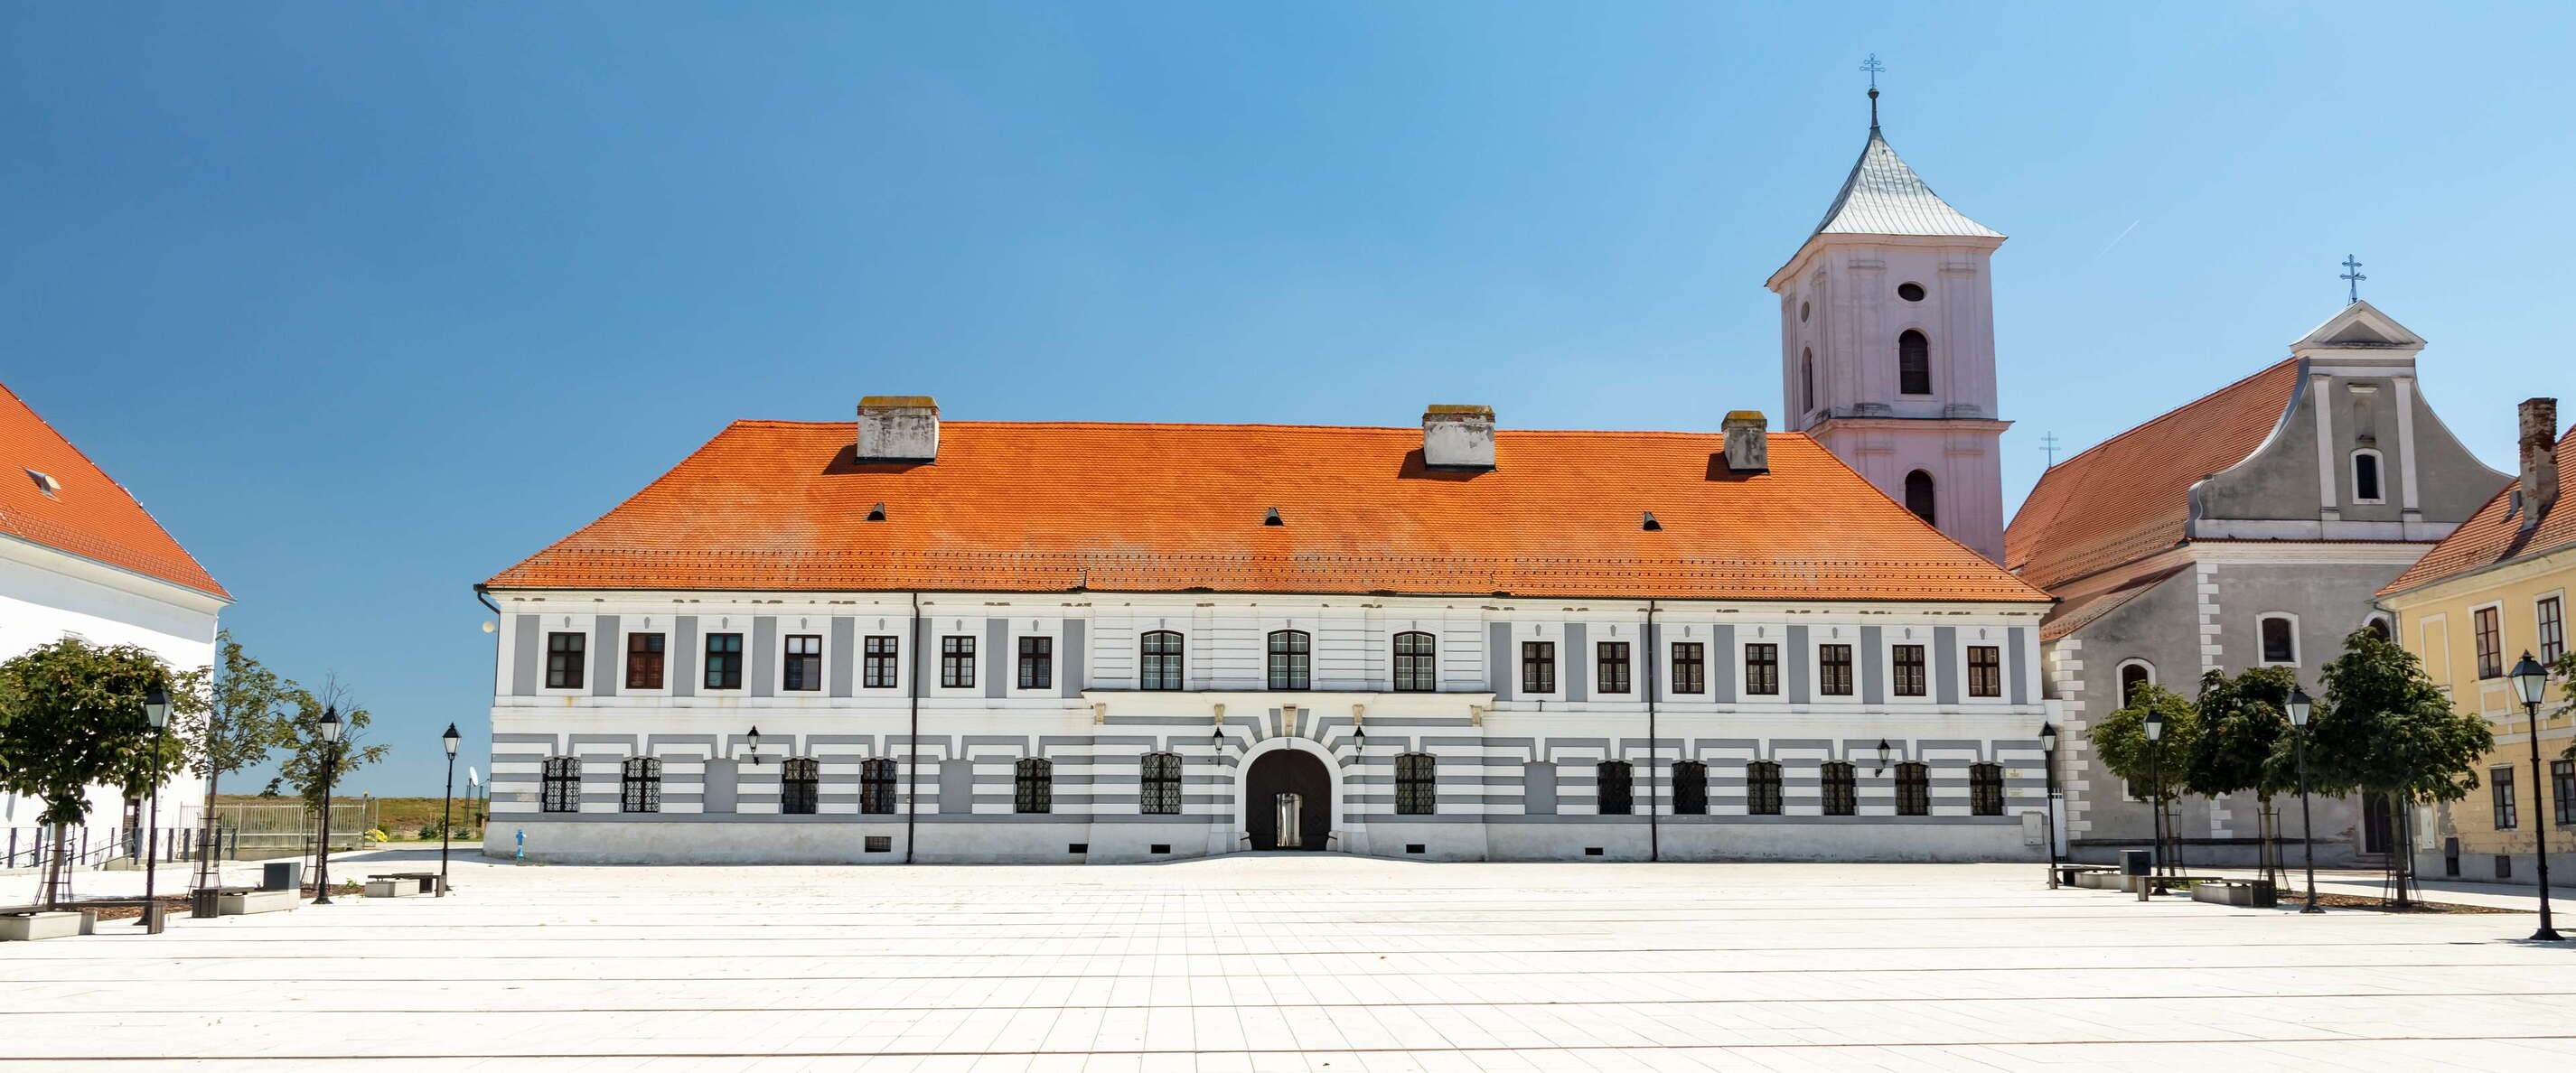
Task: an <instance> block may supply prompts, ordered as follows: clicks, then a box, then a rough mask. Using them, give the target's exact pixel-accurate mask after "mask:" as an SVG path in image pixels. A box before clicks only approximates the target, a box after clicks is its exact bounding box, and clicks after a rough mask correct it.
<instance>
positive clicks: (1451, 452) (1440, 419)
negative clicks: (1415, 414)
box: [1422, 406, 1494, 469]
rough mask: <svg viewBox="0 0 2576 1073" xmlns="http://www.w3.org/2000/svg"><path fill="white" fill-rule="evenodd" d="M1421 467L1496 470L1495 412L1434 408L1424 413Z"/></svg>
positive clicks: (1487, 408)
mask: <svg viewBox="0 0 2576 1073" xmlns="http://www.w3.org/2000/svg"><path fill="white" fill-rule="evenodd" d="M1422 464H1423V465H1425V466H1428V467H1430V468H1432V469H1492V468H1494V408H1493V407H1491V406H1433V407H1431V408H1429V409H1426V410H1424V411H1422Z"/></svg>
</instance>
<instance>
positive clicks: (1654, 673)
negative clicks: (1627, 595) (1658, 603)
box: [1645, 600, 1664, 861]
mask: <svg viewBox="0 0 2576 1073" xmlns="http://www.w3.org/2000/svg"><path fill="white" fill-rule="evenodd" d="M1645 641H1646V859H1647V860H1649V861H1660V860H1663V859H1664V839H1663V828H1662V822H1663V820H1662V817H1663V814H1662V812H1661V811H1660V810H1659V809H1658V807H1657V806H1656V803H1655V764H1656V762H1658V761H1660V760H1662V759H1663V755H1664V749H1663V745H1662V742H1661V740H1660V739H1658V738H1656V737H1655V687H1657V686H1658V685H1661V684H1662V682H1661V673H1662V672H1661V671H1659V670H1658V669H1657V668H1656V664H1655V650H1656V649H1657V648H1660V647H1662V644H1663V638H1661V637H1657V636H1655V602H1654V601H1653V600H1648V601H1646V637H1645Z"/></svg>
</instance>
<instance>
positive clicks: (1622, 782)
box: [1593, 760, 1637, 816]
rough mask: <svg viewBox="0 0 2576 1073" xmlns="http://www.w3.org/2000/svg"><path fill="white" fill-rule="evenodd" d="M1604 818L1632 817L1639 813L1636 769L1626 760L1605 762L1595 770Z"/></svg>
mask: <svg viewBox="0 0 2576 1073" xmlns="http://www.w3.org/2000/svg"><path fill="white" fill-rule="evenodd" d="M1593 771H1594V773H1595V778H1597V779H1598V780H1599V782H1598V784H1597V786H1598V789H1597V793H1598V795H1599V797H1598V800H1599V801H1600V805H1601V807H1600V812H1601V814H1602V815H1604V816H1631V815H1635V814H1636V811H1637V795H1636V783H1635V773H1636V769H1635V768H1632V767H1630V766H1628V762H1627V761H1625V760H1604V761H1602V762H1601V764H1600V766H1599V767H1596V768H1594V769H1593Z"/></svg>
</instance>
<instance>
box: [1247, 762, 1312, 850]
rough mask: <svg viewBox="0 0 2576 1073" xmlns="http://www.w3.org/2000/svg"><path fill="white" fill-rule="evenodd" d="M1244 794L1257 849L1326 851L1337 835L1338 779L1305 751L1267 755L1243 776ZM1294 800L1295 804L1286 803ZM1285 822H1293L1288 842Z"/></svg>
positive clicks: (1248, 829) (1292, 802)
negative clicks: (1335, 787) (1335, 795)
mask: <svg viewBox="0 0 2576 1073" xmlns="http://www.w3.org/2000/svg"><path fill="white" fill-rule="evenodd" d="M1243 790H1244V829H1245V830H1246V831H1249V832H1251V834H1252V848H1254V849H1257V850H1267V849H1324V848H1326V847H1325V843H1326V841H1328V840H1329V838H1330V837H1331V835H1332V831H1333V777H1332V773H1331V772H1330V771H1328V770H1326V769H1325V767H1324V761H1323V759H1322V758H1321V757H1318V756H1316V755H1315V754H1314V753H1310V752H1307V751H1305V750H1302V749H1278V750H1274V751H1272V752H1268V753H1264V754H1262V755H1260V756H1258V757H1255V758H1254V759H1253V761H1252V766H1251V768H1250V769H1248V770H1246V771H1245V772H1244V776H1243ZM1289 795H1294V797H1293V799H1291V800H1289V801H1287V802H1285V803H1283V801H1282V798H1286V797H1289ZM1282 817H1289V818H1291V823H1292V826H1291V827H1290V828H1289V830H1290V831H1292V832H1293V835H1294V836H1293V837H1283V832H1282V830H1281V824H1280V821H1281V819H1282Z"/></svg>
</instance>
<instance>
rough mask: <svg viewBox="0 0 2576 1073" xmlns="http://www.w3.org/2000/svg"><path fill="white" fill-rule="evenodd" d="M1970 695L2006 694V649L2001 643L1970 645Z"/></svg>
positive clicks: (1996, 695)
mask: <svg viewBox="0 0 2576 1073" xmlns="http://www.w3.org/2000/svg"><path fill="white" fill-rule="evenodd" d="M1968 695H1969V696H1971V697H2000V696H2003V695H2004V650H2003V647H2002V646H2000V645H1969V646H1968Z"/></svg>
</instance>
